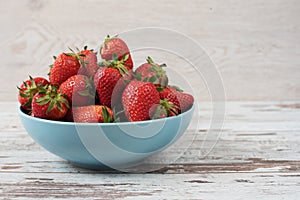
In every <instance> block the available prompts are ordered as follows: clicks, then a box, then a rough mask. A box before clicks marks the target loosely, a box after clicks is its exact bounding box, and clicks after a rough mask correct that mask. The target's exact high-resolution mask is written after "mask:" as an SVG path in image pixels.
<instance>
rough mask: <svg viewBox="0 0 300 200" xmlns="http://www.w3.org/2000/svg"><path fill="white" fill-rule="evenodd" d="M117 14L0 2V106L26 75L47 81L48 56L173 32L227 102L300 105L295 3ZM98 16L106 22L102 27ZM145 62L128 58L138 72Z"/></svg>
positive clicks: (111, 4)
mask: <svg viewBox="0 0 300 200" xmlns="http://www.w3.org/2000/svg"><path fill="white" fill-rule="evenodd" d="M157 5H161V6H157ZM119 6H120V2H117V1H109V0H103V1H101V3H99V2H97V1H94V0H92V1H88V2H85V5H84V6H83V5H82V4H81V1H80V0H76V1H74V0H65V1H63V2H60V3H59V4H57V3H56V2H50V1H23V2H14V1H12V2H5V3H3V2H2V3H1V6H0V9H1V12H0V13H1V17H0V23H1V27H2V31H1V33H0V41H1V42H0V43H1V46H2V48H3V49H5V56H3V57H2V59H1V64H0V70H1V71H3V72H5V74H6V75H4V73H2V74H1V80H2V81H3V82H5V83H6V84H0V93H1V94H2V95H1V97H0V100H3V101H9V100H10V101H11V100H14V99H16V89H15V85H18V84H20V82H21V81H22V80H24V79H26V78H27V75H28V73H30V74H32V75H33V76H35V75H45V76H46V74H47V72H48V65H49V64H51V63H52V62H53V61H52V55H57V54H58V53H60V52H62V51H66V50H67V47H68V46H71V47H75V46H79V47H81V46H83V45H85V44H87V45H89V46H90V47H92V48H95V49H98V48H99V46H100V43H101V41H102V40H103V38H104V37H105V36H106V35H107V34H116V33H120V32H123V31H125V30H131V29H135V28H137V27H149V26H150V27H153V26H155V27H163V28H168V29H173V30H176V31H179V32H182V33H184V34H186V35H187V36H190V37H192V38H193V39H194V40H195V41H197V42H198V43H200V44H201V45H202V46H203V47H204V48H205V49H206V50H207V52H208V55H209V56H210V57H211V58H212V60H213V61H214V62H215V63H216V65H217V68H218V69H219V71H220V73H221V75H222V78H223V80H224V86H225V88H226V94H227V98H228V100H248V101H249V100H278V101H281V100H299V98H300V96H299V94H300V86H299V73H300V71H299V63H300V60H299V59H300V56H299V54H300V46H299V43H300V40H299V32H300V22H299V20H298V19H299V7H300V2H299V1H298V0H288V1H286V0H272V1H270V0H269V1H261V0H252V1H245V0H244V1H236V0H229V1H226V2H225V1H221V2H220V1H218V0H201V1H197V0H191V1H188V2H186V1H183V0H179V1H177V2H176V3H174V2H173V1H171V0H165V1H163V3H162V2H161V1H159V0H154V1H151V2H145V1H139V2H136V1H134V0H128V1H127V3H126V4H122V6H121V7H122V10H119V9H118V8H119ZM111 10H117V12H118V15H112V14H111ZM153 10H155V11H156V13H159V14H158V15H153ZM15 13H18V15H16V14H15ZM123 13H124V14H123ZM125 13H126V14H125ZM128 13H131V14H128ZM78 15H80V17H78V18H76V19H74V20H73V18H71V19H70V16H78ZM103 16H109V17H105V21H104V20H103ZM79 24H80V28H78V25H79ZM159 54H161V51H159V52H156V54H154V58H156V56H158V57H157V59H158V60H159V61H160V62H166V63H167V64H169V66H176V65H179V66H177V67H178V68H181V66H182V65H181V63H176V62H173V60H174V59H173V57H171V56H170V57H168V56H167V57H166V56H164V57H159ZM146 56H148V55H143V56H139V57H136V56H134V58H135V61H137V65H138V64H140V62H141V60H144V58H145V57H146ZM174 61H177V60H174ZM184 66H186V63H185V64H184ZM197 81H198V80H192V82H193V83H197ZM208 99H209V98H208V97H206V100H208Z"/></svg>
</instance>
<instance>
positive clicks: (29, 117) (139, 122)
mask: <svg viewBox="0 0 300 200" xmlns="http://www.w3.org/2000/svg"><path fill="white" fill-rule="evenodd" d="M194 107H195V104H193V105H192V107H191V108H190V109H188V110H187V111H185V112H183V113H180V114H179V115H176V116H172V117H166V118H161V119H152V120H145V121H136V122H113V123H84V122H66V121H56V120H49V119H43V118H38V117H33V116H30V115H28V114H26V113H24V112H23V110H22V108H21V106H19V107H18V112H19V115H20V116H22V117H25V118H27V119H30V120H35V121H39V122H44V123H50V124H51V123H52V124H59V125H67V126H74V125H76V126H77V125H79V126H82V125H84V126H99V125H100V126H118V125H132V124H139V125H141V124H149V123H152V122H162V121H169V120H173V119H176V118H181V117H183V116H185V115H187V114H188V113H190V112H193V110H194Z"/></svg>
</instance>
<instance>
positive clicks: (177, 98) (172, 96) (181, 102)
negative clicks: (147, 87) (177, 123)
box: [159, 86, 194, 112]
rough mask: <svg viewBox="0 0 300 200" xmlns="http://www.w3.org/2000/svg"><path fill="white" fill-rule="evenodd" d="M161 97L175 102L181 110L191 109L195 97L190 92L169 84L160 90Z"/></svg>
mask: <svg viewBox="0 0 300 200" xmlns="http://www.w3.org/2000/svg"><path fill="white" fill-rule="evenodd" d="M159 95H160V99H162V100H164V99H167V100H168V101H169V102H172V103H174V104H175V105H176V106H177V107H178V108H179V110H180V112H185V111H187V110H188V109H190V108H191V107H192V105H193V103H194V97H193V96H192V95H190V94H187V93H183V92H180V91H178V90H177V89H176V88H175V87H172V86H168V87H166V88H164V89H163V90H162V91H160V92H159Z"/></svg>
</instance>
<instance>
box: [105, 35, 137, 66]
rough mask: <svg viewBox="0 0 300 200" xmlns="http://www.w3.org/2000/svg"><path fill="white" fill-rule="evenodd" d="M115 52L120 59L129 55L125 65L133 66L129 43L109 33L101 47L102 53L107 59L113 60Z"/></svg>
mask: <svg viewBox="0 0 300 200" xmlns="http://www.w3.org/2000/svg"><path fill="white" fill-rule="evenodd" d="M114 54H115V55H116V56H117V58H118V60H122V59H123V58H124V57H125V56H128V58H127V59H126V60H125V64H124V65H126V67H128V68H130V69H132V68H133V62H132V59H131V55H130V52H129V48H128V46H127V44H126V43H125V42H124V41H123V40H122V39H120V38H118V37H116V36H115V37H112V38H111V37H110V36H109V35H108V36H107V37H106V39H105V41H104V43H103V44H102V46H101V48H100V55H101V57H102V58H103V59H105V60H112V59H113V55H114Z"/></svg>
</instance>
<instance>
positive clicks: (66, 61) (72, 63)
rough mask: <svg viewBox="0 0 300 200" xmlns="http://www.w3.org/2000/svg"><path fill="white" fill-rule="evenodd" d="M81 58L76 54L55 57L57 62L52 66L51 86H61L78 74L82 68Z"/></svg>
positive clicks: (63, 54)
mask: <svg viewBox="0 0 300 200" xmlns="http://www.w3.org/2000/svg"><path fill="white" fill-rule="evenodd" d="M78 57H79V56H78V55H77V54H75V53H62V54H60V55H59V56H58V57H54V58H55V61H54V63H53V65H51V66H50V67H51V69H50V73H49V80H50V83H51V85H55V86H59V85H60V84H62V83H63V82H64V81H66V80H67V79H68V78H70V77H71V76H73V75H75V74H77V73H78V70H79V68H80V62H79V60H78V59H79V58H78Z"/></svg>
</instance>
